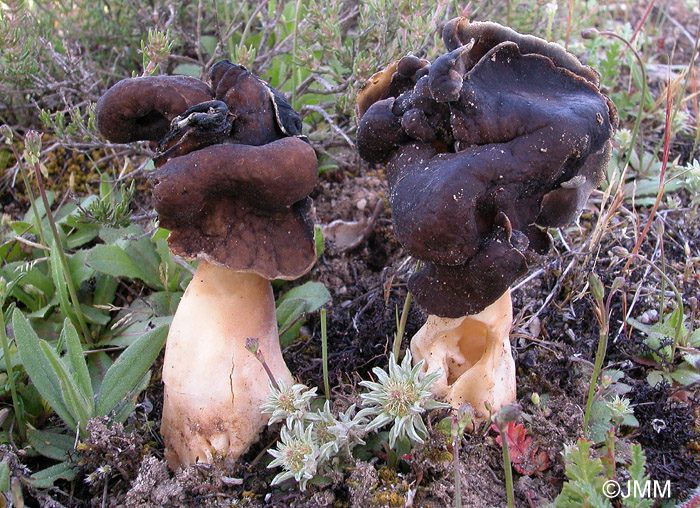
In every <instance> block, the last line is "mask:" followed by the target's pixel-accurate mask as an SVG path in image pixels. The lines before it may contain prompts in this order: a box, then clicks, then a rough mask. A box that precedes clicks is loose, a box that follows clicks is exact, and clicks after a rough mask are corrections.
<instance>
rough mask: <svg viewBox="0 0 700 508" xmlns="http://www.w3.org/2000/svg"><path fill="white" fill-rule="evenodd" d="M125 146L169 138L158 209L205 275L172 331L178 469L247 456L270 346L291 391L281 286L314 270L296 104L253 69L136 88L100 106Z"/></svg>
mask: <svg viewBox="0 0 700 508" xmlns="http://www.w3.org/2000/svg"><path fill="white" fill-rule="evenodd" d="M97 121H98V127H99V129H100V131H101V132H102V133H103V134H104V135H105V137H107V138H108V139H110V140H112V141H115V142H130V141H136V140H150V141H153V142H158V143H159V145H158V155H157V156H156V158H155V162H156V167H157V168H158V170H157V171H156V172H155V176H154V180H155V181H156V183H157V185H156V186H155V189H154V198H155V207H156V210H157V212H158V215H159V217H160V222H161V225H162V226H164V227H166V228H168V229H170V236H169V238H168V241H169V244H170V248H171V250H172V252H173V253H175V254H178V255H180V256H183V257H184V258H187V259H198V260H199V265H198V268H197V270H196V273H195V274H194V277H193V278H192V281H191V283H190V284H189V286H188V287H187V290H186V291H185V294H184V296H183V297H182V300H181V302H180V304H179V306H178V309H177V312H176V314H175V317H174V319H173V322H172V325H171V327H170V333H169V335H168V341H167V346H166V353H165V360H164V365H163V382H164V385H165V389H164V391H165V393H164V397H165V400H164V405H163V420H162V425H161V433H162V434H163V437H164V440H165V445H166V458H167V460H168V464H169V465H170V466H171V467H172V468H176V467H177V466H180V465H183V464H191V463H195V462H212V461H214V460H215V459H216V458H217V457H224V456H229V457H234V458H236V457H238V456H239V455H241V454H242V453H243V452H245V451H246V449H247V448H248V447H249V446H250V444H251V443H253V442H254V441H256V440H257V438H258V436H259V434H260V432H261V431H262V429H263V428H264V427H265V425H266V423H267V420H268V416H267V415H263V414H262V413H261V411H260V406H261V404H263V403H264V402H265V401H266V400H267V396H268V394H269V387H268V382H267V375H266V373H265V371H264V369H263V366H262V364H261V363H260V362H259V361H258V360H257V359H256V358H255V356H254V355H253V354H252V353H251V352H249V351H248V350H247V349H246V340H247V339H248V338H251V337H252V338H256V339H258V343H259V348H260V351H261V352H262V354H263V355H264V357H265V360H266V363H267V365H268V366H269V368H270V370H271V371H272V375H273V376H274V377H275V379H277V380H278V381H282V382H284V383H286V384H291V383H292V382H293V378H292V377H291V374H290V373H289V370H288V369H287V367H286V365H285V363H284V359H283V358H282V354H281V351H280V346H279V338H278V332H277V320H276V315H275V303H274V298H273V293H272V289H271V286H270V282H269V281H270V279H274V278H280V279H295V278H297V277H300V276H301V275H303V274H304V273H306V272H307V271H308V270H309V269H310V268H311V266H312V265H313V263H314V261H315V243H314V239H313V225H312V223H311V222H310V219H309V216H308V213H309V208H310V199H309V198H308V197H307V195H308V194H309V193H310V192H311V190H312V188H313V186H314V184H315V181H316V176H317V160H316V155H315V152H314V150H313V148H312V147H311V146H310V145H309V143H308V142H307V141H306V139H305V138H304V137H303V136H302V135H301V119H300V117H299V116H298V115H297V113H296V112H294V110H292V108H291V106H290V105H289V103H288V102H287V101H286V100H285V99H284V97H282V95H280V93H279V92H277V91H276V90H275V89H273V88H272V87H270V86H269V85H268V84H267V83H265V82H264V81H262V80H261V79H260V78H258V77H257V76H255V75H254V74H252V73H251V72H249V71H248V70H246V69H245V67H243V66H240V65H235V64H232V63H231V62H229V61H228V60H224V61H221V62H219V63H217V64H216V65H214V66H213V67H212V68H211V70H210V73H209V83H208V84H206V83H204V82H202V81H200V80H197V79H194V78H186V77H181V76H157V77H143V78H132V79H125V80H123V81H121V82H119V83H117V84H116V85H115V86H114V87H112V88H111V89H110V90H109V91H108V92H107V93H106V94H105V95H104V96H103V97H102V98H101V99H100V101H99V103H98V106H97Z"/></svg>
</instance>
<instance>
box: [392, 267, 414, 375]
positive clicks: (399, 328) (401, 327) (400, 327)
mask: <svg viewBox="0 0 700 508" xmlns="http://www.w3.org/2000/svg"><path fill="white" fill-rule="evenodd" d="M418 270H420V261H418V263H416V271H418ZM411 300H413V295H412V294H411V292H410V291H409V292H408V293H406V300H404V302H403V309H401V317H400V318H399V320H398V323H397V325H396V335H394V344H393V345H392V348H391V351H392V352H393V353H394V358H396V361H397V362H398V361H399V354H400V353H401V342H403V334H404V331H405V330H406V321H408V311H409V310H410V309H411Z"/></svg>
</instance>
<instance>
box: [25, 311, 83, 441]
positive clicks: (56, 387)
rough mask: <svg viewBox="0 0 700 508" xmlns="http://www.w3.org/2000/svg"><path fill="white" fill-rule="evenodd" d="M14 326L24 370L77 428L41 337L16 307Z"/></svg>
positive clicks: (60, 412) (40, 392)
mask: <svg viewBox="0 0 700 508" xmlns="http://www.w3.org/2000/svg"><path fill="white" fill-rule="evenodd" d="M12 327H13V328H14V331H15V342H16V343H17V350H18V351H19V355H20V358H21V359H22V364H23V366H24V370H25V371H26V372H27V374H28V375H29V378H30V379H31V380H32V383H34V386H35V387H36V389H37V390H38V391H39V394H40V395H41V396H42V397H43V398H44V399H45V400H46V402H48V403H49V405H50V406H51V408H52V409H53V410H54V411H56V413H57V414H58V416H59V417H60V418H61V419H62V420H63V421H64V422H65V423H66V425H68V426H69V427H71V428H73V429H75V427H76V422H75V419H74V418H73V416H72V415H71V413H70V411H68V407H67V406H66V404H65V402H64V401H63V397H62V395H61V384H60V382H59V380H58V377H57V376H56V373H55V372H54V371H53V368H52V367H51V363H50V362H49V360H48V358H46V355H44V354H43V353H42V349H41V347H40V345H39V344H40V341H39V337H38V336H37V334H36V333H35V332H34V330H33V329H32V327H31V326H30V325H29V322H28V321H27V319H26V318H25V317H24V316H23V315H22V312H20V310H19V309H15V311H14V313H13V314H12ZM42 342H43V341H42Z"/></svg>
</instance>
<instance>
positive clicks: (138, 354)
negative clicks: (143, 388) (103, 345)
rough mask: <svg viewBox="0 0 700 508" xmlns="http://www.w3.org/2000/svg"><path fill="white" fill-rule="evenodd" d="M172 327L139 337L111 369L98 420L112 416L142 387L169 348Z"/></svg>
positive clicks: (103, 391)
mask: <svg viewBox="0 0 700 508" xmlns="http://www.w3.org/2000/svg"><path fill="white" fill-rule="evenodd" d="M167 336H168V327H167V326H159V327H158V328H155V329H153V330H151V331H149V332H147V333H145V334H143V335H142V336H141V337H139V338H138V339H137V340H136V342H134V343H133V344H132V345H131V346H129V347H128V348H127V349H126V350H125V351H124V352H123V353H122V354H121V355H119V358H117V360H116V361H115V362H114V364H113V365H112V366H111V367H110V368H109V370H108V371H107V373H106V374H105V378H104V380H103V381H102V388H101V390H100V396H99V398H98V400H97V416H105V415H107V414H109V412H110V411H112V409H114V408H115V407H116V405H117V404H118V403H119V402H120V401H121V400H122V399H123V398H124V397H126V396H127V395H128V394H129V392H131V390H133V389H134V387H135V386H136V385H137V384H138V382H139V381H140V380H141V378H142V377H143V375H144V374H145V373H146V371H147V370H148V369H149V368H150V367H151V365H153V362H154V361H155V359H156V357H157V356H158V353H160V350H161V349H162V348H163V345H164V344H165V339H166V338H167Z"/></svg>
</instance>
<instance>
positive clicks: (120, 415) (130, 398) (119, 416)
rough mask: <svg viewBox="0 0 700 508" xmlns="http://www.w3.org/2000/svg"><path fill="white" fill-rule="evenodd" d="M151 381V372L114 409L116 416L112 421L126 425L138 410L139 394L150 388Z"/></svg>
mask: <svg viewBox="0 0 700 508" xmlns="http://www.w3.org/2000/svg"><path fill="white" fill-rule="evenodd" d="M150 381H151V371H147V372H146V374H144V376H143V377H142V378H141V381H139V383H138V384H137V385H136V387H135V388H134V389H133V390H131V391H130V392H129V393H128V394H127V396H126V397H125V398H123V399H122V401H121V402H120V403H119V404H117V406H116V407H115V408H114V415H113V417H112V419H113V420H114V421H115V422H119V423H124V422H125V421H126V419H127V418H128V417H129V415H130V414H131V413H133V412H134V409H135V408H136V400H137V399H138V397H139V394H140V393H141V392H142V391H144V390H145V389H146V388H148V383H150Z"/></svg>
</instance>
